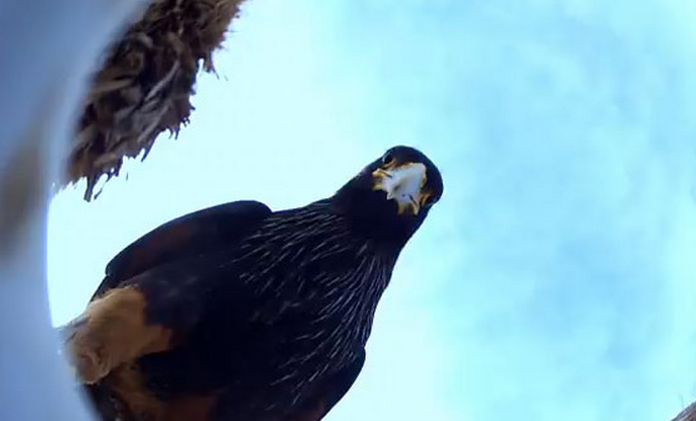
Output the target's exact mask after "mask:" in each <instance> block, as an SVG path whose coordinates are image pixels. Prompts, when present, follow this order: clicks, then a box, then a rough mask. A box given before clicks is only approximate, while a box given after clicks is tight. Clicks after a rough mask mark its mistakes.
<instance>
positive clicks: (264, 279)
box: [65, 146, 443, 421]
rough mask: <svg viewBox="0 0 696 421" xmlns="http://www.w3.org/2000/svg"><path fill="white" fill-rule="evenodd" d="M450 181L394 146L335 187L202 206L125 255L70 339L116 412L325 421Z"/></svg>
mask: <svg viewBox="0 0 696 421" xmlns="http://www.w3.org/2000/svg"><path fill="white" fill-rule="evenodd" d="M442 191H443V184H442V178H441V176H440V172H439V171H438V169H437V168H436V167H435V165H434V164H433V163H432V162H431V161H430V160H429V159H428V158H427V157H426V156H425V155H423V154H422V153H421V152H419V151H417V150H416V149H413V148H409V147H405V146H398V147H394V148H392V149H390V150H389V151H387V152H386V153H385V154H384V155H383V156H382V157H381V158H379V159H377V160H376V161H374V162H372V163H371V164H369V165H368V166H367V167H365V168H364V169H363V170H362V171H361V172H360V173H359V174H358V175H357V176H355V177H354V178H353V179H351V180H350V181H349V182H348V183H347V184H346V185H344V186H343V187H342V188H341V189H340V190H338V191H337V192H336V193H335V194H334V195H333V196H332V197H330V198H328V199H324V200H319V201H317V202H314V203H311V204H309V205H307V206H305V207H301V208H297V209H290V210H284V211H279V212H272V211H271V210H270V209H269V208H268V207H266V206H265V205H263V204H261V203H259V202H253V201H242V202H232V203H227V204H223V205H219V206H216V207H213V208H209V209H204V210H201V211H198V212H194V213H191V214H188V215H185V216H182V217H180V218H178V219H175V220H173V221H171V222H168V223H166V224H164V225H162V226H160V227H159V228H156V229H155V230H153V231H151V232H150V233H148V234H146V235H145V236H143V237H141V238H140V239H139V240H137V241H135V242H134V243H133V244H131V245H130V246H128V247H126V248H125V249H124V250H123V251H121V252H120V253H119V254H118V255H117V256H116V257H115V258H114V259H113V260H112V261H111V262H110V263H109V264H108V265H107V267H106V276H105V278H104V280H103V281H102V283H101V285H100V286H99V288H98V289H97V291H96V293H95V294H94V296H93V297H92V300H91V302H90V304H89V305H88V307H87V309H86V310H85V311H84V313H83V314H82V315H81V316H80V317H78V318H77V319H75V320H73V321H72V322H71V323H70V324H69V325H68V326H67V327H66V328H65V335H66V349H67V352H68V355H69V356H70V357H71V360H72V362H73V364H74V367H75V369H76V372H77V374H78V375H79V377H80V379H81V382H82V383H83V384H84V387H85V388H86V390H87V391H88V394H89V395H90V396H91V398H92V400H93V402H94V403H95V406H96V408H97V411H98V412H99V413H100V414H101V415H102V417H103V418H105V419H109V420H117V419H118V420H137V421H223V420H224V421H318V420H320V419H322V418H323V417H324V416H325V415H326V414H327V413H328V412H329V411H330V410H331V408H332V407H333V406H334V405H335V404H336V403H337V402H338V401H339V400H340V399H341V398H342V397H343V396H344V395H345V393H346V392H347V391H348V389H349V388H350V387H351V386H352V384H353V382H354V381H355V379H356V377H357V376H358V374H359V373H360V371H361V369H362V366H363V362H364V360H365V343H366V342H367V340H368V337H369V336H370V331H371V328H372V321H373V317H374V314H375V309H376V307H377V303H378V302H379V299H380V296H381V295H382V293H383V292H384V289H385V288H386V287H387V285H388V283H389V280H390V278H391V274H392V270H393V268H394V265H395V263H396V261H397V258H398V256H399V253H400V252H401V250H402V248H403V247H404V245H405V244H406V242H407V241H408V240H409V238H410V237H411V236H412V235H413V233H415V232H416V230H417V229H418V227H420V225H421V224H422V223H423V221H424V220H425V218H426V216H427V215H428V212H429V211H430V208H431V206H432V205H433V204H434V203H436V202H437V201H438V200H439V199H440V197H441V195H442Z"/></svg>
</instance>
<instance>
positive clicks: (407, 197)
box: [372, 162, 427, 215]
mask: <svg viewBox="0 0 696 421" xmlns="http://www.w3.org/2000/svg"><path fill="white" fill-rule="evenodd" d="M372 179H373V186H372V189H373V190H383V191H385V192H386V193H387V200H396V203H397V205H398V206H399V209H398V213H399V215H401V214H403V213H405V212H407V211H410V212H411V213H412V214H413V215H418V212H419V211H420V209H421V206H422V204H423V203H424V202H425V200H426V199H427V194H424V193H423V190H422V189H423V186H424V185H425V182H426V170H425V165H423V164H421V163H420V162H407V163H405V164H402V165H399V166H395V165H389V166H387V167H386V168H378V169H376V170H375V171H373V172H372Z"/></svg>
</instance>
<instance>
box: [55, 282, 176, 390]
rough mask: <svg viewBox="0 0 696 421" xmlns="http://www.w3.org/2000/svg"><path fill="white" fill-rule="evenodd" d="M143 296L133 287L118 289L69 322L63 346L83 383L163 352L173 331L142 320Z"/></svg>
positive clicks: (144, 304) (91, 381)
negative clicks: (140, 358)
mask: <svg viewBox="0 0 696 421" xmlns="http://www.w3.org/2000/svg"><path fill="white" fill-rule="evenodd" d="M146 305H147V303H146V300H145V296H144V295H143V294H142V292H140V291H139V290H137V289H135V288H131V287H128V288H118V289H114V290H111V291H109V292H108V293H106V294H105V295H104V296H103V297H102V298H99V299H97V300H95V301H92V302H91V303H90V304H89V306H88V307H87V309H86V310H85V312H84V313H83V315H82V316H80V317H79V318H78V319H76V320H75V321H74V322H72V323H71V326H70V327H69V328H70V329H71V332H70V335H69V337H68V339H67V343H66V348H67V350H68V353H69V355H70V357H71V360H72V361H73V364H74V365H75V369H76V370H77V373H78V375H79V377H80V378H81V379H82V381H83V382H84V383H86V384H92V383H95V382H97V381H99V380H100V379H102V378H104V377H105V376H106V375H107V374H109V373H110V372H111V371H112V370H113V369H114V368H116V367H118V366H120V365H121V364H123V363H127V362H129V361H133V360H135V359H137V358H138V357H140V356H142V355H145V354H150V353H154V352H160V351H165V350H167V349H169V347H170V341H171V336H172V332H171V330H170V329H167V328H165V327H163V326H160V325H156V324H148V323H146V321H145V307H146Z"/></svg>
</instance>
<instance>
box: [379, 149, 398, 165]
mask: <svg viewBox="0 0 696 421" xmlns="http://www.w3.org/2000/svg"><path fill="white" fill-rule="evenodd" d="M395 162H396V158H394V155H392V154H391V153H390V152H387V153H385V154H384V156H383V157H382V164H383V165H384V166H386V167H390V166H392V165H394V163H395Z"/></svg>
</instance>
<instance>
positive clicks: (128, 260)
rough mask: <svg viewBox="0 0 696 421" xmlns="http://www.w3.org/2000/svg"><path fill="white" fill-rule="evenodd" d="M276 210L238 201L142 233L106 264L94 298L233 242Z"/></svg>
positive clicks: (256, 203) (254, 203)
mask: <svg viewBox="0 0 696 421" xmlns="http://www.w3.org/2000/svg"><path fill="white" fill-rule="evenodd" d="M272 213H273V212H272V211H271V210H270V209H269V208H268V206H266V205H265V204H263V203H261V202H257V201H237V202H229V203H224V204H221V205H218V206H214V207H211V208H206V209H202V210H199V211H196V212H192V213H189V214H186V215H183V216H181V217H179V218H176V219H174V220H172V221H169V222H167V223H165V224H163V225H160V226H159V227H157V228H155V229H154V230H152V231H150V232H149V233H147V234H145V235H143V236H142V237H140V238H139V239H137V240H136V241H134V242H133V243H132V244H130V245H129V246H127V247H126V248H125V249H123V250H122V251H121V252H120V253H118V254H117V255H116V256H115V257H114V258H113V259H112V260H111V261H110V262H109V263H108V265H107V266H106V274H105V275H106V276H105V278H104V280H103V281H102V283H101V285H100V286H99V288H98V289H97V291H96V292H95V294H94V297H93V298H96V297H99V296H101V295H103V294H104V293H105V292H106V291H108V290H110V289H112V288H115V287H117V286H119V285H120V284H121V283H123V282H124V281H126V280H128V279H130V278H133V277H134V276H136V275H139V274H141V273H143V272H146V271H148V270H151V269H153V268H156V267H158V266H162V265H164V264H167V263H171V262H174V261H177V260H183V259H187V258H190V257H194V256H197V255H200V254H203V253H206V252H211V251H216V250H218V249H220V248H223V247H229V246H232V245H234V244H235V243H236V242H237V241H239V240H240V239H241V238H243V236H244V235H246V234H247V233H249V232H250V231H251V230H253V229H254V228H255V227H257V226H258V224H259V223H261V221H263V220H264V219H266V218H267V217H268V216H270V215H271V214H272Z"/></svg>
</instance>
